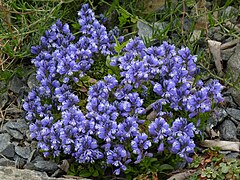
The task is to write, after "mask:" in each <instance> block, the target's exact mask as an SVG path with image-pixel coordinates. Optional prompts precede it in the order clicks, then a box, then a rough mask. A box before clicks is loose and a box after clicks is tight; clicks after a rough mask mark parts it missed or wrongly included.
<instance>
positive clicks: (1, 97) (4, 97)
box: [0, 92, 9, 109]
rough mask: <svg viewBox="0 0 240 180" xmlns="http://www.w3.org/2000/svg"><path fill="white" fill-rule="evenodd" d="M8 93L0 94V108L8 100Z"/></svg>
mask: <svg viewBox="0 0 240 180" xmlns="http://www.w3.org/2000/svg"><path fill="white" fill-rule="evenodd" d="M8 99H9V98H8V93H6V92H5V93H2V94H0V108H1V109H2V108H3V107H4V106H5V105H6V104H7V102H8Z"/></svg>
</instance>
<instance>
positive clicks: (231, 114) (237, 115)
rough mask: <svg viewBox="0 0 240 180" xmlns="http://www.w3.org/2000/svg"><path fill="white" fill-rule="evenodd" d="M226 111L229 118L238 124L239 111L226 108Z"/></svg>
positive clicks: (239, 119) (239, 118)
mask: <svg viewBox="0 0 240 180" xmlns="http://www.w3.org/2000/svg"><path fill="white" fill-rule="evenodd" d="M226 111H227V113H228V114H229V115H230V116H231V117H233V118H234V119H236V120H238V121H239V122H240V110H239V109H234V108H227V109H226Z"/></svg>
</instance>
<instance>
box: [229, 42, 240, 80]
mask: <svg viewBox="0 0 240 180" xmlns="http://www.w3.org/2000/svg"><path fill="white" fill-rule="evenodd" d="M239 57H240V44H238V45H237V46H236V49H235V52H234V53H233V55H232V56H231V57H230V59H229V60H228V63H227V71H228V73H230V74H232V76H233V80H234V81H236V80H237V79H238V77H239V74H240V58H239Z"/></svg>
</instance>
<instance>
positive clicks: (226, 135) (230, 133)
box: [218, 120, 238, 141]
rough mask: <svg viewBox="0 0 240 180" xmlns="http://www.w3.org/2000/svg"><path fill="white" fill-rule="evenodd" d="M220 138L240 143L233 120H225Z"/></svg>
mask: <svg viewBox="0 0 240 180" xmlns="http://www.w3.org/2000/svg"><path fill="white" fill-rule="evenodd" d="M218 129H219V131H220V136H221V138H222V139H223V140H227V141H238V139H237V127H236V126H235V124H234V123H233V122H232V121H231V120H225V121H223V123H222V124H221V125H220V126H219V128H218Z"/></svg>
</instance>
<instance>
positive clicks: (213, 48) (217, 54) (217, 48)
mask: <svg viewBox="0 0 240 180" xmlns="http://www.w3.org/2000/svg"><path fill="white" fill-rule="evenodd" d="M221 44H222V43H221V42H218V41H213V40H208V47H209V49H210V52H211V53H212V55H213V59H214V62H215V66H216V68H217V72H218V74H219V75H223V71H222V69H223V67H222V58H221Z"/></svg>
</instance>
